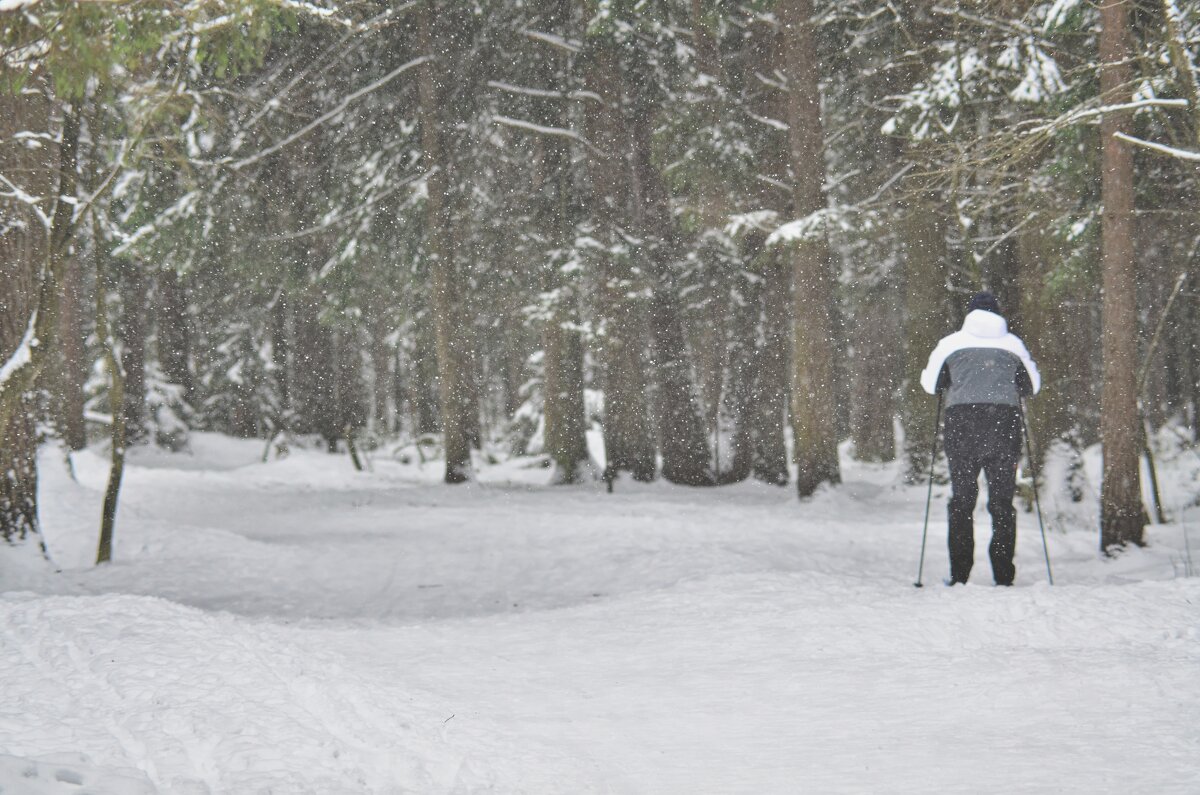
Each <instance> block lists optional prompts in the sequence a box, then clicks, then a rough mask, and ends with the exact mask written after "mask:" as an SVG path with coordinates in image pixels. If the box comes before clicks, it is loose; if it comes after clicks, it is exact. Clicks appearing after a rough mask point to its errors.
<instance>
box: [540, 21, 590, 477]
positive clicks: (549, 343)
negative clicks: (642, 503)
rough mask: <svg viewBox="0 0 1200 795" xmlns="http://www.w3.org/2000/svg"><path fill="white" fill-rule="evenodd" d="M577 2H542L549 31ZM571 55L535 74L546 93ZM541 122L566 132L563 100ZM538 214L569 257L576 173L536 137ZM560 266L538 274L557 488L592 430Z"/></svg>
mask: <svg viewBox="0 0 1200 795" xmlns="http://www.w3.org/2000/svg"><path fill="white" fill-rule="evenodd" d="M573 4H574V3H573V2H572V0H545V2H544V4H543V8H542V13H543V15H544V19H543V23H544V25H545V29H546V30H548V31H550V32H552V33H557V34H559V35H565V34H566V33H567V32H568V27H569V23H570V19H571V8H572V6H573ZM567 66H568V64H567V62H566V57H565V55H564V54H563V53H561V52H560V51H556V52H553V53H551V52H548V51H547V52H546V53H545V54H544V55H543V58H542V60H541V68H540V69H539V73H538V76H539V78H540V79H541V80H542V81H543V82H544V84H545V85H543V86H541V87H543V88H553V89H557V90H565V89H566V88H567V85H566V79H565V76H566V69H567ZM534 106H535V113H536V119H537V121H538V123H540V124H542V125H544V126H547V127H557V128H565V127H567V126H568V120H567V107H566V104H565V103H564V102H562V101H561V100H558V99H551V98H542V99H540V100H538V101H536V102H535V103H534ZM537 151H538V155H539V156H538V158H537V170H536V177H535V179H536V180H537V185H536V188H537V197H538V207H537V214H538V220H539V221H540V225H542V226H543V227H544V228H546V229H549V230H551V233H552V234H553V239H552V248H553V250H554V251H564V250H566V249H567V248H568V246H569V244H570V235H571V233H572V219H571V211H570V204H571V169H570V155H571V153H570V150H569V149H568V147H567V145H566V142H565V141H564V140H563V139H562V138H559V137H555V136H543V137H541V138H539V139H538V146H537ZM562 265H563V262H562V261H561V260H560V259H556V258H555V256H554V254H553V251H552V252H548V253H547V255H546V261H545V264H544V265H543V267H542V273H541V288H542V291H543V292H544V293H546V294H548V295H551V296H552V298H551V299H550V301H551V303H550V306H549V317H548V318H547V320H546V322H545V324H544V325H543V327H542V338H541V342H542V352H543V360H542V364H543V372H544V374H545V375H544V378H545V381H544V382H543V385H542V391H543V401H544V410H545V448H546V453H547V454H548V455H549V456H550V458H551V460H552V461H553V462H554V473H553V475H552V477H551V479H552V481H553V482H554V483H561V484H569V483H576V482H578V481H579V480H580V479H581V477H582V475H583V469H584V466H585V465H586V464H587V460H588V450H587V437H586V435H585V433H586V430H587V424H586V418H585V407H584V400H583V338H582V336H581V334H580V332H579V330H578V306H577V298H576V295H575V292H574V290H573V288H572V287H571V286H570V285H569V284H567V283H566V280H565V279H564V278H563V274H562V271H561V267H562Z"/></svg>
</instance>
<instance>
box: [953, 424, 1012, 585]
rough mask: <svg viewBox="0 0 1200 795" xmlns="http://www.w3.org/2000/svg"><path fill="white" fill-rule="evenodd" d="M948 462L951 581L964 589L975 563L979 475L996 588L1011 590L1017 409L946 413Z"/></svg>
mask: <svg viewBox="0 0 1200 795" xmlns="http://www.w3.org/2000/svg"><path fill="white" fill-rule="evenodd" d="M944 434H945V439H946V457H947V458H948V459H949V461H950V484H951V488H952V494H951V497H950V578H951V580H953V581H954V582H960V583H964V582H966V581H967V578H968V577H969V576H970V575H971V564H972V563H973V562H974V558H975V523H974V514H975V503H976V501H977V500H978V499H979V472H980V470H982V471H983V473H984V475H985V476H986V477H987V487H988V502H987V506H988V513H990V514H991V515H992V543H991V546H990V547H989V548H988V552H989V556H990V557H991V560H992V576H993V578H994V579H995V581H996V584H997V585H1012V582H1013V578H1014V577H1015V576H1016V573H1017V570H1016V566H1015V565H1014V564H1013V555H1014V553H1015V552H1016V545H1017V514H1016V511H1015V510H1013V504H1012V502H1013V493H1014V492H1015V491H1016V485H1017V462H1018V460H1019V459H1020V457H1021V412H1020V409H1019V408H1018V407H1016V406H1005V405H998V404H991V403H971V404H966V405H958V406H951V407H950V408H948V409H946V425H945V430H944Z"/></svg>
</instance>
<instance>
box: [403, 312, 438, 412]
mask: <svg viewBox="0 0 1200 795" xmlns="http://www.w3.org/2000/svg"><path fill="white" fill-rule="evenodd" d="M413 326H414V335H413V337H414V341H413V355H412V359H411V360H410V361H409V379H408V383H409V388H408V402H409V411H411V412H412V421H413V428H414V430H415V431H416V433H417V435H424V434H431V433H438V432H439V431H441V429H442V426H441V417H440V415H439V414H438V395H439V394H441V389H440V387H439V385H438V364H437V343H436V341H435V340H436V335H435V333H434V330H433V328H432V326H433V323H432V319H431V318H430V316H429V313H427V312H421V313H419V314H418V315H417V317H416V318H415V319H414V320H413Z"/></svg>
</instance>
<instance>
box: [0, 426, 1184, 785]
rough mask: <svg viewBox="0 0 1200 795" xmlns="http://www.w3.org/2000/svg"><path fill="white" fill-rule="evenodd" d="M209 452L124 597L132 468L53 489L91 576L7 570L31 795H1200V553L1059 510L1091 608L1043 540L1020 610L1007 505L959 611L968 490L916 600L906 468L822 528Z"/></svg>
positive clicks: (643, 498)
mask: <svg viewBox="0 0 1200 795" xmlns="http://www.w3.org/2000/svg"><path fill="white" fill-rule="evenodd" d="M194 446H195V450H194V452H193V453H192V454H191V455H168V454H162V453H153V452H150V451H140V452H141V455H140V456H137V457H135V459H134V463H133V465H132V466H131V468H130V469H129V471H128V481H127V488H126V491H125V494H124V499H123V503H122V513H121V517H120V523H119V526H118V533H117V546H116V550H115V562H114V563H113V564H112V565H109V566H106V567H103V568H100V569H94V568H90V567H88V566H87V565H86V564H87V561H88V559H89V558H90V557H91V556H92V554H94V546H95V525H96V517H97V516H98V512H99V502H100V501H99V493H100V489H101V488H102V486H103V481H104V477H105V474H106V469H105V466H104V462H103V460H102V459H101V458H99V457H97V456H95V455H93V454H90V453H88V454H83V455H81V456H79V457H78V458H77V461H76V464H77V470H78V477H79V481H80V483H79V484H78V485H76V484H74V483H72V482H71V481H69V480H68V479H67V478H66V476H65V473H64V470H63V468H62V467H61V465H60V464H58V463H57V460H56V459H55V458H54V455H55V454H54V453H49V454H48V457H47V460H45V461H44V462H43V463H44V467H43V471H44V472H45V473H46V475H45V477H44V482H43V501H44V504H45V510H44V514H45V522H46V535H47V541H48V543H49V545H50V548H51V552H52V553H53V555H54V557H55V560H56V562H57V563H58V564H59V565H60V566H62V567H63V571H62V573H59V574H54V573H50V572H44V571H38V570H36V569H28V568H21V567H19V566H17V565H16V563H15V561H14V559H13V556H11V555H10V556H9V557H8V558H0V577H3V580H0V583H2V584H3V590H5V591H7V593H5V594H4V596H3V597H2V598H0V627H2V629H3V631H2V633H0V677H2V678H3V681H4V683H5V685H4V687H3V689H2V691H0V792H3V793H55V794H57V793H62V792H72V793H77V792H93V793H114V794H115V795H124V794H125V793H153V792H164V793H206V792H208V793H268V792H269V793H321V794H324V793H393V792H421V793H425V792H433V793H438V792H479V791H494V792H532V793H542V792H547V793H562V792H614V793H643V792H644V793H676V792H678V793H692V792H714V793H726V792H747V793H761V792H864V791H880V792H933V791H962V790H965V791H973V792H1001V791H1003V792H1012V791H1019V792H1081V793H1083V792H1087V793H1091V792H1135V791H1136V792H1165V793H1171V792H1178V793H1194V792H1197V791H1200V687H1198V686H1197V674H1198V673H1200V579H1189V578H1186V577H1184V576H1183V574H1184V567H1185V558H1184V554H1185V553H1184V543H1183V537H1182V530H1183V528H1182V527H1181V526H1180V525H1168V526H1163V527H1155V528H1152V529H1151V534H1150V541H1151V545H1150V546H1149V547H1148V548H1147V549H1144V550H1134V551H1132V552H1130V553H1128V554H1125V555H1123V556H1122V557H1121V558H1119V559H1118V560H1115V561H1105V560H1101V559H1099V557H1098V556H1097V554H1096V552H1095V533H1094V530H1092V529H1091V528H1090V527H1088V526H1086V525H1087V523H1086V522H1083V521H1079V522H1076V519H1078V516H1079V513H1078V509H1073V508H1072V507H1071V506H1069V505H1068V506H1065V507H1064V506H1063V505H1061V504H1060V502H1059V501H1058V500H1057V498H1056V497H1055V496H1054V495H1048V498H1047V502H1048V503H1049V504H1048V505H1047V506H1046V507H1047V509H1048V510H1049V511H1050V512H1051V514H1052V519H1051V532H1050V544H1051V554H1052V555H1053V563H1054V565H1055V579H1056V582H1057V583H1058V585H1056V586H1055V587H1053V588H1050V587H1048V586H1047V585H1046V584H1045V566H1044V563H1043V559H1042V548H1041V542H1040V538H1039V536H1038V534H1037V527H1036V521H1035V519H1034V518H1033V517H1032V516H1031V515H1029V514H1025V513H1022V514H1020V516H1019V520H1018V521H1019V524H1020V528H1021V529H1020V536H1019V541H1018V575H1017V587H1015V588H1012V589H998V588H994V587H992V586H991V585H990V571H989V567H988V563H987V560H986V539H987V528H988V522H987V517H986V512H983V511H982V510H981V512H980V513H979V515H978V518H977V563H976V569H975V572H974V574H973V582H972V584H971V585H969V586H967V587H966V588H954V589H950V588H944V587H942V586H941V585H939V584H938V583H939V582H940V580H941V578H942V577H944V576H945V571H946V562H945V557H946V556H945V550H944V534H943V527H944V524H943V520H942V517H943V516H944V495H941V494H939V492H940V491H941V490H940V489H937V490H935V515H934V523H933V527H932V528H931V533H930V544H929V549H928V557H927V560H926V571H925V580H926V582H927V583H929V584H930V585H929V587H927V588H925V589H922V590H917V589H914V588H913V587H912V580H913V577H914V575H915V573H916V559H917V554H918V547H919V542H920V529H921V518H922V510H923V504H924V496H925V494H924V490H923V489H914V488H907V487H902V486H899V485H897V482H898V480H897V475H896V471H895V469H894V468H891V467H865V466H857V465H854V464H852V463H850V462H848V461H847V462H846V470H845V473H844V474H845V478H846V483H845V484H844V485H843V486H842V487H840V488H838V489H836V490H834V491H832V492H829V493H824V494H821V495H819V496H818V497H817V498H815V499H813V500H811V501H808V502H804V503H800V502H798V501H797V500H796V499H795V497H794V494H793V492H792V490H790V489H775V488H769V487H764V486H757V485H753V484H744V485H741V486H736V487H730V488H722V489H708V490H704V489H699V490H698V489H687V488H679V487H672V486H668V485H665V484H653V485H650V486H638V485H633V484H625V483H622V484H619V485H618V492H617V493H616V494H615V495H606V494H604V493H603V491H602V489H600V488H597V487H593V486H585V487H571V488H550V487H546V486H542V485H540V483H541V482H542V481H544V480H545V478H546V472H545V470H541V469H536V468H530V467H528V465H527V462H520V461H517V462H510V463H507V464H504V465H501V466H496V467H488V468H484V469H483V470H482V473H481V479H480V482H479V483H475V484H471V485H467V486H461V487H447V486H443V485H441V484H439V483H438V482H437V477H438V474H439V471H438V467H437V466H436V464H434V465H429V466H427V467H426V468H424V469H421V468H418V467H415V466H402V465H400V464H396V463H392V462H388V461H377V462H376V465H375V471H374V472H372V473H368V474H356V473H354V472H353V471H352V470H351V469H350V467H349V464H348V462H347V461H346V460H345V459H344V458H338V457H330V456H325V455H321V454H317V453H312V452H304V451H298V452H296V453H294V454H293V456H292V457H290V458H288V459H286V460H284V461H279V462H272V463H270V464H259V463H257V462H256V458H257V455H258V454H259V452H260V451H261V450H260V447H259V446H258V445H255V444H251V443H240V442H234V441H231V440H226V439H220V438H215V437H209V436H203V435H201V436H198V437H197V438H196V439H195V441H194ZM1181 461H1182V459H1181ZM1184 463H1185V464H1186V462H1184ZM1192 474H1193V473H1191V472H1190V470H1189V471H1184V468H1183V467H1182V465H1181V467H1180V468H1179V471H1177V472H1175V475H1176V480H1177V485H1178V486H1179V493H1180V494H1182V493H1184V491H1185V490H1186V489H1185V488H1184V487H1185V486H1187V485H1188V481H1190V479H1191V477H1192ZM1168 479H1169V478H1168ZM939 498H940V499H939ZM1073 510H1074V511H1075V512H1074V513H1072V511H1073ZM1197 513H1198V514H1200V511H1197ZM1187 515H1188V516H1191V514H1190V513H1189V514H1187ZM1072 517H1074V518H1072ZM1197 536H1200V533H1197ZM1198 540H1200V538H1194V539H1193V546H1197V544H1196V541H1198Z"/></svg>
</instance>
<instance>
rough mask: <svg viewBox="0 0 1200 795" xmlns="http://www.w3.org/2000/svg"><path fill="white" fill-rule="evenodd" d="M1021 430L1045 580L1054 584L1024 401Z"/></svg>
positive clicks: (1021, 403)
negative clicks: (1030, 474)
mask: <svg viewBox="0 0 1200 795" xmlns="http://www.w3.org/2000/svg"><path fill="white" fill-rule="evenodd" d="M1020 406H1021V430H1022V431H1024V433H1025V454H1026V455H1027V456H1029V468H1030V469H1031V470H1032V471H1033V504H1034V505H1035V506H1037V518H1038V528H1039V529H1040V530H1041V531H1042V552H1043V553H1045V555H1046V579H1047V580H1049V581H1050V584H1051V585H1053V584H1054V575H1053V574H1051V573H1050V547H1049V546H1047V545H1046V524H1045V523H1044V522H1043V521H1042V501H1041V499H1040V498H1039V497H1038V484H1037V482H1038V472H1037V463H1036V462H1035V461H1034V458H1033V445H1032V444H1030V442H1029V423H1027V422H1026V421H1025V400H1024V399H1021V401H1020Z"/></svg>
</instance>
